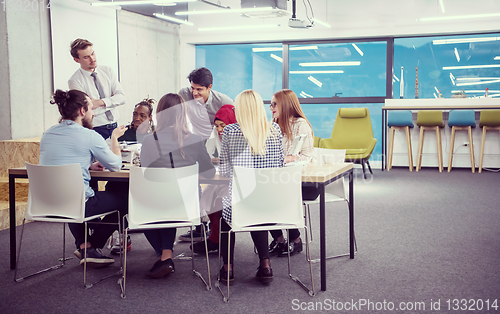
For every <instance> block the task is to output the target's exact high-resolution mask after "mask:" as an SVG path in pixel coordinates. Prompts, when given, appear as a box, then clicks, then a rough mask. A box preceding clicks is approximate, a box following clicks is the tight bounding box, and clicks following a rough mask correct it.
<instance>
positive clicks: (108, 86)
mask: <svg viewBox="0 0 500 314" xmlns="http://www.w3.org/2000/svg"><path fill="white" fill-rule="evenodd" d="M94 72H96V73H97V80H98V81H99V82H100V83H101V85H102V87H103V89H104V95H105V98H103V99H102V100H103V101H104V103H105V104H106V106H102V107H99V108H97V109H94V121H93V124H94V126H96V127H97V126H101V125H105V124H110V123H114V122H116V121H118V118H119V116H120V115H119V112H118V110H117V108H116V107H118V106H121V105H123V104H125V93H124V92H123V88H122V86H121V85H120V82H118V78H117V77H116V75H115V73H114V72H113V70H112V69H111V68H110V67H108V66H105V65H98V66H97V67H96V68H95V71H94ZM91 73H92V72H88V71H85V70H84V69H82V68H79V69H78V70H76V72H75V73H74V74H73V75H72V76H71V77H70V79H69V81H68V86H69V89H77V90H79V91H82V92H84V93H87V95H88V96H89V97H90V98H93V99H99V98H100V97H99V91H97V87H96V85H95V83H94V78H93V77H92V76H90V74H91ZM107 110H110V111H111V113H112V114H113V120H112V121H110V120H108V118H107V117H106V114H105V112H106V111H107Z"/></svg>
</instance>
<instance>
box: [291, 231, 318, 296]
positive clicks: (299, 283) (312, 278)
mask: <svg viewBox="0 0 500 314" xmlns="http://www.w3.org/2000/svg"><path fill="white" fill-rule="evenodd" d="M304 233H305V234H306V242H307V243H306V244H307V245H306V255H308V260H309V272H310V274H311V286H312V289H309V288H308V287H307V286H306V285H305V284H304V283H303V282H302V281H300V279H299V278H298V277H297V276H293V275H292V271H291V265H290V250H288V276H289V277H290V278H291V279H292V280H293V281H294V282H296V283H297V284H298V285H299V286H300V287H301V288H302V289H304V290H305V291H306V292H307V293H308V294H309V295H310V296H311V297H313V296H315V295H316V292H315V289H314V275H313V271H312V262H311V254H310V251H309V243H308V237H307V225H305V226H304ZM286 234H287V238H288V239H290V230H289V229H287V230H286Z"/></svg>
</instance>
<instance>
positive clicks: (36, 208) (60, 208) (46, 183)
mask: <svg viewBox="0 0 500 314" xmlns="http://www.w3.org/2000/svg"><path fill="white" fill-rule="evenodd" d="M26 169H27V172H28V179H29V192H28V204H27V206H26V215H25V218H26V219H28V220H39V221H53V222H57V221H60V222H78V223H82V222H83V220H84V218H85V185H84V183H83V176H82V170H81V168H80V164H78V163H75V164H71V165H63V166H40V165H32V164H29V163H26Z"/></svg>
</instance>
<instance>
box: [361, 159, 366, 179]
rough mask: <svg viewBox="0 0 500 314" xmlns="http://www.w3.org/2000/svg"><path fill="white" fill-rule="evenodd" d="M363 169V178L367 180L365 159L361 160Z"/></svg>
mask: <svg viewBox="0 0 500 314" xmlns="http://www.w3.org/2000/svg"><path fill="white" fill-rule="evenodd" d="M361 168H362V170H363V176H364V178H365V179H366V169H365V161H364V160H363V159H361Z"/></svg>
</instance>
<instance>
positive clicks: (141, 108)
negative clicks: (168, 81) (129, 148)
mask: <svg viewBox="0 0 500 314" xmlns="http://www.w3.org/2000/svg"><path fill="white" fill-rule="evenodd" d="M154 103H155V100H154V99H150V98H147V99H144V100H143V101H141V102H140V103H138V104H137V105H135V107H134V113H133V115H132V123H130V125H128V126H127V130H126V131H125V134H123V135H122V136H120V138H119V139H118V142H123V141H126V142H137V141H139V142H141V140H142V138H143V137H144V135H146V134H149V133H151V132H154V130H155V127H154V125H153V104H154ZM145 121H147V122H146V123H144V122H145ZM137 133H139V134H140V135H142V136H139V139H138V138H137Z"/></svg>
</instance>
